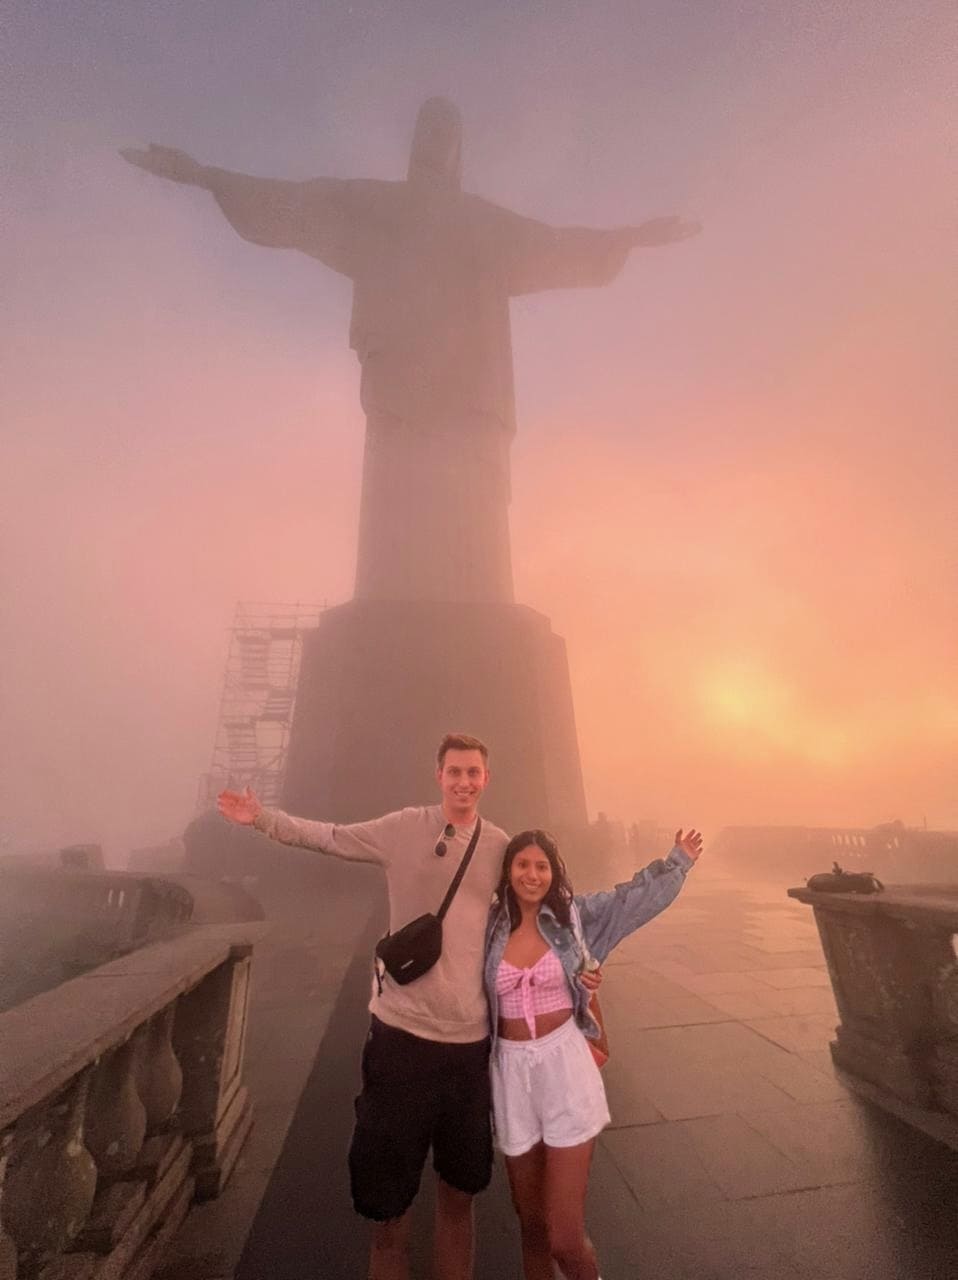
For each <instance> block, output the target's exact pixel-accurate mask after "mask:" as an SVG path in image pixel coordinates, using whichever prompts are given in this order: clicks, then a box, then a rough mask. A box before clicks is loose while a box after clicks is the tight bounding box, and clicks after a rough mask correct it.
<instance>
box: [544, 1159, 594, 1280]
mask: <svg viewBox="0 0 958 1280" xmlns="http://www.w3.org/2000/svg"><path fill="white" fill-rule="evenodd" d="M594 1149H595V1138H590V1139H589V1141H588V1142H583V1143H580V1144H579V1146H577V1147H546V1148H545V1188H544V1190H545V1197H544V1205H545V1211H546V1225H547V1230H548V1233H549V1252H550V1254H551V1256H552V1257H553V1258H554V1259H555V1262H556V1265H557V1266H558V1267H560V1268H561V1270H562V1274H563V1275H564V1276H565V1277H566V1280H599V1267H598V1263H597V1262H596V1260H595V1250H594V1249H593V1248H592V1242H591V1241H590V1240H589V1238H588V1236H587V1235H586V1233H585V1192H586V1187H587V1185H588V1182H589V1167H590V1165H591V1164H592V1152H593V1150H594ZM543 1274H544V1273H543Z"/></svg>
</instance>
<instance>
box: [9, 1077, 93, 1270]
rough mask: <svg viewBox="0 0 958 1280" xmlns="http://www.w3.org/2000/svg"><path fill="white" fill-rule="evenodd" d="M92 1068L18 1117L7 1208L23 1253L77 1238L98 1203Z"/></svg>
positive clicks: (44, 1251) (34, 1254) (43, 1252)
mask: <svg viewBox="0 0 958 1280" xmlns="http://www.w3.org/2000/svg"><path fill="white" fill-rule="evenodd" d="M89 1087H90V1071H89V1070H87V1071H84V1072H83V1073H82V1075H81V1076H79V1077H77V1079H76V1080H75V1081H74V1082H73V1084H72V1085H70V1086H69V1087H68V1088H67V1089H66V1090H64V1091H63V1092H62V1093H61V1094H60V1095H59V1097H57V1098H55V1099H54V1100H53V1101H52V1102H49V1101H48V1102H45V1103H42V1104H41V1105H40V1106H38V1107H36V1108H34V1109H33V1111H31V1112H28V1113H27V1114H26V1115H24V1116H23V1117H21V1119H20V1120H19V1121H18V1123H17V1126H16V1129H15V1130H14V1143H13V1151H12V1154H11V1157H10V1161H9V1164H8V1167H7V1177H6V1182H5V1192H4V1197H3V1211H4V1218H5V1221H6V1227H7V1230H8V1231H9V1232H10V1234H11V1236H12V1237H13V1239H14V1241H15V1242H16V1246H17V1250H18V1252H19V1254H20V1255H21V1257H23V1256H26V1257H27V1258H29V1259H31V1260H36V1259H39V1258H43V1257H47V1256H51V1255H56V1254H58V1253H60V1252H62V1250H63V1249H64V1248H65V1247H66V1246H67V1245H68V1244H69V1243H70V1242H71V1241H72V1240H74V1239H75V1238H76V1236H77V1235H78V1234H79V1233H80V1231H81V1229H82V1228H83V1225H84V1223H85V1222H86V1220H87V1217H88V1215H89V1213H90V1208H91V1206H92V1204H93V1196H94V1192H95V1190H96V1180H97V1173H96V1164H95V1163H94V1160H93V1157H92V1156H91V1154H90V1152H89V1151H88V1150H87V1148H86V1146H85V1145H84V1139H83V1134H84V1119H85V1113H86V1107H87V1097H88V1093H89Z"/></svg>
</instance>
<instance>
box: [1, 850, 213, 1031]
mask: <svg viewBox="0 0 958 1280" xmlns="http://www.w3.org/2000/svg"><path fill="white" fill-rule="evenodd" d="M192 918H194V911H193V898H192V896H191V894H190V893H189V892H188V890H187V889H185V888H184V887H183V886H182V885H181V884H178V883H177V882H176V881H175V880H171V879H160V878H159V877H155V876H148V875H131V874H130V873H128V872H124V871H77V870H72V869H70V868H62V867H44V866H36V865H33V864H30V863H27V862H23V863H22V864H20V865H18V864H17V862H16V861H13V862H7V863H0V936H2V937H3V939H4V943H5V946H4V955H3V966H2V970H0V1009H6V1008H10V1007H11V1006H12V1005H14V1004H16V1003H18V1002H19V1001H20V1000H23V999H27V998H29V997H30V996H34V995H36V994H38V993H39V992H40V991H43V990H46V989H47V988H49V987H52V986H56V985H57V984H58V983H59V982H62V981H63V979H64V978H71V977H73V976H74V975H75V974H77V973H79V972H81V971H82V970H84V969H90V968H92V967H93V966H95V965H98V964H102V963H103V962H104V961H106V960H112V959H113V958H114V957H115V956H119V955H121V954H123V953H124V952H126V951H131V950H133V949H134V948H136V947H139V946H142V945H143V944H144V943H146V942H149V941H151V940H153V939H156V938H160V937H163V936H164V935H167V934H169V933H171V932H173V931H174V930H176V929H178V928H182V927H183V926H184V925H185V924H187V923H188V922H189V921H190V920H191V919H192Z"/></svg>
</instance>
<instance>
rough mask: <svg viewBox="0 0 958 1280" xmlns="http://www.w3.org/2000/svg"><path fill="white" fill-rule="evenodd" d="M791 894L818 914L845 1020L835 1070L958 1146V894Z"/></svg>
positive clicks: (893, 890) (835, 1047)
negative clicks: (837, 1069) (859, 1083)
mask: <svg viewBox="0 0 958 1280" xmlns="http://www.w3.org/2000/svg"><path fill="white" fill-rule="evenodd" d="M788 893H789V896H790V897H792V898H797V899H798V900H799V901H800V902H807V903H809V904H810V905H811V907H812V909H813V911H814V913H815V922H816V924H817V925H818V932H819V936H820V937H821V940H822V948H823V950H824V953H825V959H826V961H827V963H828V972H829V975H830V977H831V983H832V989H833V991H834V993H835V1001H836V1003H837V1005H838V1012H839V1016H840V1018H841V1024H840V1026H838V1027H837V1028H836V1035H835V1039H834V1040H833V1041H832V1044H831V1051H832V1058H833V1059H834V1061H835V1064H836V1066H838V1067H840V1068H841V1069H842V1070H843V1071H844V1072H846V1073H847V1074H848V1076H849V1077H850V1083H852V1084H855V1083H856V1082H864V1083H865V1084H867V1085H869V1086H871V1088H870V1089H867V1090H865V1091H866V1092H868V1095H869V1096H870V1097H872V1098H873V1099H874V1100H875V1101H876V1102H879V1103H882V1104H883V1105H887V1106H888V1107H889V1109H891V1110H893V1111H895V1112H896V1113H897V1114H899V1115H902V1116H903V1117H904V1118H905V1119H908V1120H911V1121H914V1122H915V1123H918V1124H920V1125H921V1126H922V1127H925V1128H930V1130H931V1131H933V1132H935V1134H936V1136H938V1137H941V1138H943V1139H944V1140H946V1141H949V1142H952V1143H953V1144H954V1145H958V956H956V951H955V935H956V934H958V886H956V885H953V884H951V885H918V886H905V885H897V886H891V887H889V888H888V889H886V890H885V892H883V893H876V894H869V895H858V894H853V893H816V892H813V891H811V890H809V889H789V891H788ZM926 1121H927V1123H925V1122H926Z"/></svg>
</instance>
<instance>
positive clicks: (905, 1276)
mask: <svg viewBox="0 0 958 1280" xmlns="http://www.w3.org/2000/svg"><path fill="white" fill-rule="evenodd" d="M937 1203H938V1213H937V1218H936V1219H935V1222H934V1224H932V1222H931V1220H929V1221H928V1223H927V1229H921V1228H918V1223H917V1222H916V1220H915V1218H914V1217H912V1218H911V1220H908V1218H905V1217H902V1216H901V1210H902V1208H903V1207H904V1206H901V1205H900V1204H898V1203H896V1198H895V1194H894V1191H893V1190H892V1189H891V1188H889V1187H885V1186H882V1185H880V1184H876V1183H868V1182H862V1183H852V1184H845V1185H840V1186H830V1187H820V1188H816V1189H811V1190H807V1191H798V1192H793V1193H791V1194H787V1195H776V1196H765V1197H761V1198H758V1199H753V1200H739V1201H735V1202H730V1203H729V1204H727V1205H726V1206H725V1208H726V1214H727V1218H726V1221H727V1224H728V1229H729V1230H730V1231H731V1232H734V1234H735V1236H736V1237H737V1238H738V1239H739V1240H740V1241H742V1242H743V1243H746V1244H747V1245H749V1246H753V1247H757V1248H763V1247H764V1246H763V1244H762V1242H763V1241H767V1240H774V1241H775V1247H776V1249H777V1250H778V1251H779V1253H780V1254H782V1255H783V1256H784V1257H785V1258H786V1259H787V1260H788V1261H789V1263H790V1264H791V1265H792V1266H795V1267H798V1268H799V1272H800V1274H801V1275H802V1276H803V1277H808V1280H949V1278H950V1277H953V1276H954V1275H955V1274H956V1262H958V1239H956V1231H955V1224H954V1215H951V1219H950V1220H949V1219H948V1217H947V1215H942V1214H941V1211H940V1204H941V1201H940V1197H939V1198H938V1200H937ZM916 1228H918V1229H916ZM723 1280H724V1278H723ZM728 1280H732V1273H728Z"/></svg>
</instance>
